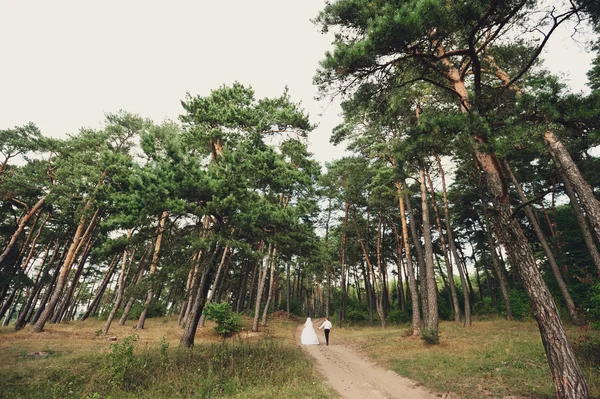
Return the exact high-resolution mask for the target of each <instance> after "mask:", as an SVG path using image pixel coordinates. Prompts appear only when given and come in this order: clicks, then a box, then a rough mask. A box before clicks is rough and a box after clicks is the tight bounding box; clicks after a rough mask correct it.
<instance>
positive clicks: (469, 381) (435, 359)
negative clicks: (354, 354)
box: [332, 320, 600, 398]
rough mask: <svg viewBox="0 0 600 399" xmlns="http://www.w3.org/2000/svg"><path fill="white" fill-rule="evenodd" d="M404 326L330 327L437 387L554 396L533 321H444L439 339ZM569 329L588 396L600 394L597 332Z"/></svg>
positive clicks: (476, 394)
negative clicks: (412, 333)
mask: <svg viewBox="0 0 600 399" xmlns="http://www.w3.org/2000/svg"><path fill="white" fill-rule="evenodd" d="M407 328H408V326H402V327H389V328H386V329H385V330H382V329H381V328H379V327H360V328H344V329H341V330H340V329H338V330H337V331H335V332H332V339H334V340H338V341H341V342H344V343H346V344H348V345H351V346H354V347H356V348H358V349H361V350H362V351H364V352H365V353H367V354H368V355H369V356H370V357H371V358H372V359H373V360H375V361H376V362H377V363H379V364H380V365H382V366H384V367H385V368H389V369H392V370H394V371H396V372H397V373H399V374H401V375H403V376H405V377H408V378H411V379H413V380H415V381H418V382H419V383H421V384H423V385H424V386H426V387H428V388H430V389H433V390H435V391H437V392H440V393H443V392H453V393H455V394H457V395H458V396H459V397H464V398H489V397H498V398H502V397H526V398H554V397H556V395H555V391H554V385H553V383H552V379H551V376H550V372H549V369H548V364H547V362H546V357H545V354H544V348H543V346H542V342H541V339H540V333H539V331H538V328H537V325H536V324H535V322H533V321H527V322H508V321H505V320H488V321H480V322H475V323H474V324H473V325H472V326H471V327H468V328H466V327H463V326H462V325H459V324H456V323H453V322H442V323H441V324H440V331H441V334H440V345H428V344H426V343H425V342H424V341H422V340H421V339H418V338H417V339H414V338H411V337H407V336H406V332H407ZM568 333H569V337H570V339H571V342H572V343H573V345H574V348H575V350H576V352H577V355H578V357H579V363H580V366H581V367H582V369H583V372H584V374H585V376H586V380H587V383H588V387H589V389H590V396H591V397H592V398H600V332H599V331H592V330H589V329H586V328H577V327H569V330H568ZM333 334H335V335H333Z"/></svg>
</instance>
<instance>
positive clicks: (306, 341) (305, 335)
mask: <svg viewBox="0 0 600 399" xmlns="http://www.w3.org/2000/svg"><path fill="white" fill-rule="evenodd" d="M300 341H301V342H302V345H319V337H317V333H316V332H315V328H314V327H313V324H312V321H311V320H310V317H309V318H307V319H306V323H304V329H303V330H302V335H301V336H300Z"/></svg>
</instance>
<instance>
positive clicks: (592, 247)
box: [558, 168, 600, 276]
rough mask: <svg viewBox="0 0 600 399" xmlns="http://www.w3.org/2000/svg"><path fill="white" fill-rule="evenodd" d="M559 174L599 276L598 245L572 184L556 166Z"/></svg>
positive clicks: (599, 255)
mask: <svg viewBox="0 0 600 399" xmlns="http://www.w3.org/2000/svg"><path fill="white" fill-rule="evenodd" d="M558 170H559V172H560V175H561V177H562V180H563V183H564V184H565V192H566V193H567V195H568V196H569V200H570V201H571V207H572V208H573V213H574V214H575V217H576V218H577V223H578V224H579V228H580V229H581V234H582V235H583V239H584V240H585V245H586V246H587V248H588V251H589V252H590V256H591V257H592V261H593V262H594V265H596V269H597V270H598V275H599V276H600V253H598V247H596V244H595V243H594V238H593V237H592V232H591V231H590V228H589V227H588V224H587V221H586V220H585V216H584V215H583V212H582V211H581V207H580V205H579V201H578V200H577V196H576V195H575V191H573V185H572V184H571V182H570V181H569V179H568V178H567V176H566V175H565V174H564V172H563V171H562V169H561V168H558Z"/></svg>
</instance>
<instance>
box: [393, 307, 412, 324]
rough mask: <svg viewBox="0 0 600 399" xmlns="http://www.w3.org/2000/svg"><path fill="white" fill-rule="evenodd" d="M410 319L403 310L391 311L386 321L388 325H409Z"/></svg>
mask: <svg viewBox="0 0 600 399" xmlns="http://www.w3.org/2000/svg"><path fill="white" fill-rule="evenodd" d="M411 318H412V316H411V315H410V314H408V313H407V312H406V311H404V310H400V309H392V310H391V311H390V314H389V315H388V317H387V321H388V322H389V323H395V324H403V323H409V322H410V321H411Z"/></svg>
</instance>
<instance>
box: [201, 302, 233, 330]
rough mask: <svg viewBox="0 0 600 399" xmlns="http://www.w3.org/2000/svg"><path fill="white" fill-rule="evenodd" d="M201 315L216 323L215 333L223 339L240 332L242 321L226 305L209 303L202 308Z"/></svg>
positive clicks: (223, 303)
mask: <svg viewBox="0 0 600 399" xmlns="http://www.w3.org/2000/svg"><path fill="white" fill-rule="evenodd" d="M203 313H204V314H205V315H206V319H207V320H211V321H214V322H215V323H217V325H216V326H215V331H216V332H217V333H218V334H219V335H221V336H223V337H224V338H225V337H230V336H231V335H233V334H235V333H238V332H240V331H242V319H241V317H240V315H238V314H237V313H233V312H232V311H231V306H229V304H228V303H225V302H222V303H209V304H208V305H206V306H205V307H204V310H203Z"/></svg>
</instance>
